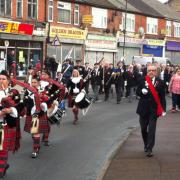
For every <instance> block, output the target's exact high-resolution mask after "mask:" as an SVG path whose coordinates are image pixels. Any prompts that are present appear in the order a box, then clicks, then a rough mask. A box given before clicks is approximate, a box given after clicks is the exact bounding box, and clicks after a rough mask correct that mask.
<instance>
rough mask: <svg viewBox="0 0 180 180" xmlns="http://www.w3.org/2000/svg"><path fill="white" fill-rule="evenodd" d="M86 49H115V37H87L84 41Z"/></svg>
mask: <svg viewBox="0 0 180 180" xmlns="http://www.w3.org/2000/svg"><path fill="white" fill-rule="evenodd" d="M86 47H87V48H99V49H116V48H117V43H116V38H115V37H108V36H97V35H88V38H87V40H86Z"/></svg>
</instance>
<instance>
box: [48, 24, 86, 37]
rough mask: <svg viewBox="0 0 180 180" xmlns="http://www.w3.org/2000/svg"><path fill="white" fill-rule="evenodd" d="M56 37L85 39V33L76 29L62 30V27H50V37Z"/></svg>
mask: <svg viewBox="0 0 180 180" xmlns="http://www.w3.org/2000/svg"><path fill="white" fill-rule="evenodd" d="M56 35H57V36H58V37H59V38H68V39H85V38H86V31H85V30H81V29H77V28H64V27H57V26H51V27H50V37H55V36H56Z"/></svg>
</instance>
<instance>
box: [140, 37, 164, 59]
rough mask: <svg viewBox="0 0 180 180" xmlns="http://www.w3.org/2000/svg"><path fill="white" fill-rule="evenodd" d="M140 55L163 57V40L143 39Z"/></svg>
mask: <svg viewBox="0 0 180 180" xmlns="http://www.w3.org/2000/svg"><path fill="white" fill-rule="evenodd" d="M142 53H143V54H144V55H146V56H151V57H165V40H158V39H145V40H144V41H143V51H142Z"/></svg>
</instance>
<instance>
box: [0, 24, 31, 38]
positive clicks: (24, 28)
mask: <svg viewBox="0 0 180 180" xmlns="http://www.w3.org/2000/svg"><path fill="white" fill-rule="evenodd" d="M33 29H34V25H32V24H23V23H18V22H0V32H2V33H11V34H24V35H32V33H33Z"/></svg>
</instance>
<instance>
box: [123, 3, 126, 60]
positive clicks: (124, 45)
mask: <svg viewBox="0 0 180 180" xmlns="http://www.w3.org/2000/svg"><path fill="white" fill-rule="evenodd" d="M125 1H126V5H125V21H124V29H123V34H124V42H123V57H124V56H125V47H126V19H127V0H125Z"/></svg>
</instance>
